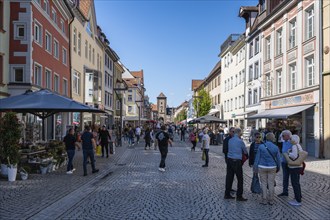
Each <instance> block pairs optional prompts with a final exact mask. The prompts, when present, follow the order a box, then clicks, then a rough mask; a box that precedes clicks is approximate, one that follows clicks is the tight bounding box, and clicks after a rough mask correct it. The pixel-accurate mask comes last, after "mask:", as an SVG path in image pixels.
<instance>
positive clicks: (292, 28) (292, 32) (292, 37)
mask: <svg viewBox="0 0 330 220" xmlns="http://www.w3.org/2000/svg"><path fill="white" fill-rule="evenodd" d="M296 25H297V21H296V19H293V20H292V21H290V23H289V47H290V49H291V48H294V47H295V46H296Z"/></svg>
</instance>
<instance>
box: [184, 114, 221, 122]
mask: <svg viewBox="0 0 330 220" xmlns="http://www.w3.org/2000/svg"><path fill="white" fill-rule="evenodd" d="M190 123H191V124H196V123H206V124H208V123H222V124H224V123H227V121H226V120H222V119H220V118H217V117H215V116H213V115H204V116H202V117H199V118H195V119H193V120H191V121H190Z"/></svg>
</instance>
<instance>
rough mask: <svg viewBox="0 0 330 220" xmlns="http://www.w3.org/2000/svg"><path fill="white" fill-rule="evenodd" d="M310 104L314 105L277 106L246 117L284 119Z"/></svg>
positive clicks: (308, 106)
mask: <svg viewBox="0 0 330 220" xmlns="http://www.w3.org/2000/svg"><path fill="white" fill-rule="evenodd" d="M312 106H314V104H312V105H302V106H294V107H287V108H279V109H269V110H265V111H263V112H260V113H258V114H255V115H252V116H250V117H247V119H259V118H274V119H286V118H288V117H289V116H291V115H294V114H297V113H299V112H302V111H304V110H306V109H308V108H310V107H312Z"/></svg>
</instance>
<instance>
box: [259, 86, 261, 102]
mask: <svg viewBox="0 0 330 220" xmlns="http://www.w3.org/2000/svg"><path fill="white" fill-rule="evenodd" d="M260 99H261V86H260V87H259V101H260Z"/></svg>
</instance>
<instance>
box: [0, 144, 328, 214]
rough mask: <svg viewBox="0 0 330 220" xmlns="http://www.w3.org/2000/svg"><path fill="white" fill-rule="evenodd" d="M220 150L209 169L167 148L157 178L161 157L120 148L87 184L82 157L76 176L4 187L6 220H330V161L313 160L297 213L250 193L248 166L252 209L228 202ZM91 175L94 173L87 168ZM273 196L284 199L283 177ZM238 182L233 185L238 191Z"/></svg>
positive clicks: (193, 156)
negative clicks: (165, 157)
mask: <svg viewBox="0 0 330 220" xmlns="http://www.w3.org/2000/svg"><path fill="white" fill-rule="evenodd" d="M221 151H222V149H221V146H211V150H210V152H211V153H210V163H209V167H208V168H202V167H201V166H202V164H203V161H202V160H201V151H200V150H199V149H197V150H196V152H191V151H190V144H189V143H188V142H187V143H184V142H180V141H176V142H175V143H174V145H173V147H172V148H169V154H168V158H167V160H166V166H167V170H166V172H160V171H158V164H159V161H160V154H159V152H158V151H155V150H149V149H148V150H144V147H143V146H142V143H141V144H139V145H136V146H135V147H133V148H128V147H119V148H117V149H116V154H115V155H111V157H110V158H109V159H106V158H97V167H98V168H100V172H99V173H97V174H91V171H90V170H89V175H88V176H87V177H84V176H83V175H82V174H83V172H82V164H81V163H82V162H81V151H78V152H77V156H76V160H75V163H76V164H75V167H76V168H77V171H75V172H74V174H73V175H67V174H65V168H62V169H60V170H59V171H56V172H53V173H50V174H47V175H40V174H34V175H30V178H29V179H28V180H26V181H16V182H14V183H10V182H7V181H5V180H4V179H2V180H1V181H0V187H1V188H0V219H290V220H292V219H320V220H321V219H330V190H329V188H330V178H329V177H330V174H329V163H330V160H317V159H311V158H309V161H308V162H307V171H306V173H305V175H303V176H302V177H301V186H302V195H303V203H302V204H303V205H302V206H301V207H291V206H289V205H288V203H287V201H288V200H290V199H292V198H293V190H292V188H291V187H290V189H289V194H290V195H289V197H288V198H278V197H276V198H275V204H274V205H273V206H269V205H267V206H262V205H260V204H259V201H260V195H256V194H252V193H251V192H250V189H249V188H250V183H251V176H252V172H251V168H249V167H248V166H247V165H244V197H246V198H248V199H249V200H248V201H247V202H236V201H235V200H230V201H228V200H224V199H223V196H224V188H225V187H224V185H225V163H224V158H223V157H222V153H221ZM89 168H90V167H89ZM276 182H277V187H276V189H275V190H276V191H275V193H276V194H278V193H280V192H281V174H279V175H277V178H276ZM235 187H236V183H234V184H233V188H235Z"/></svg>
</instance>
